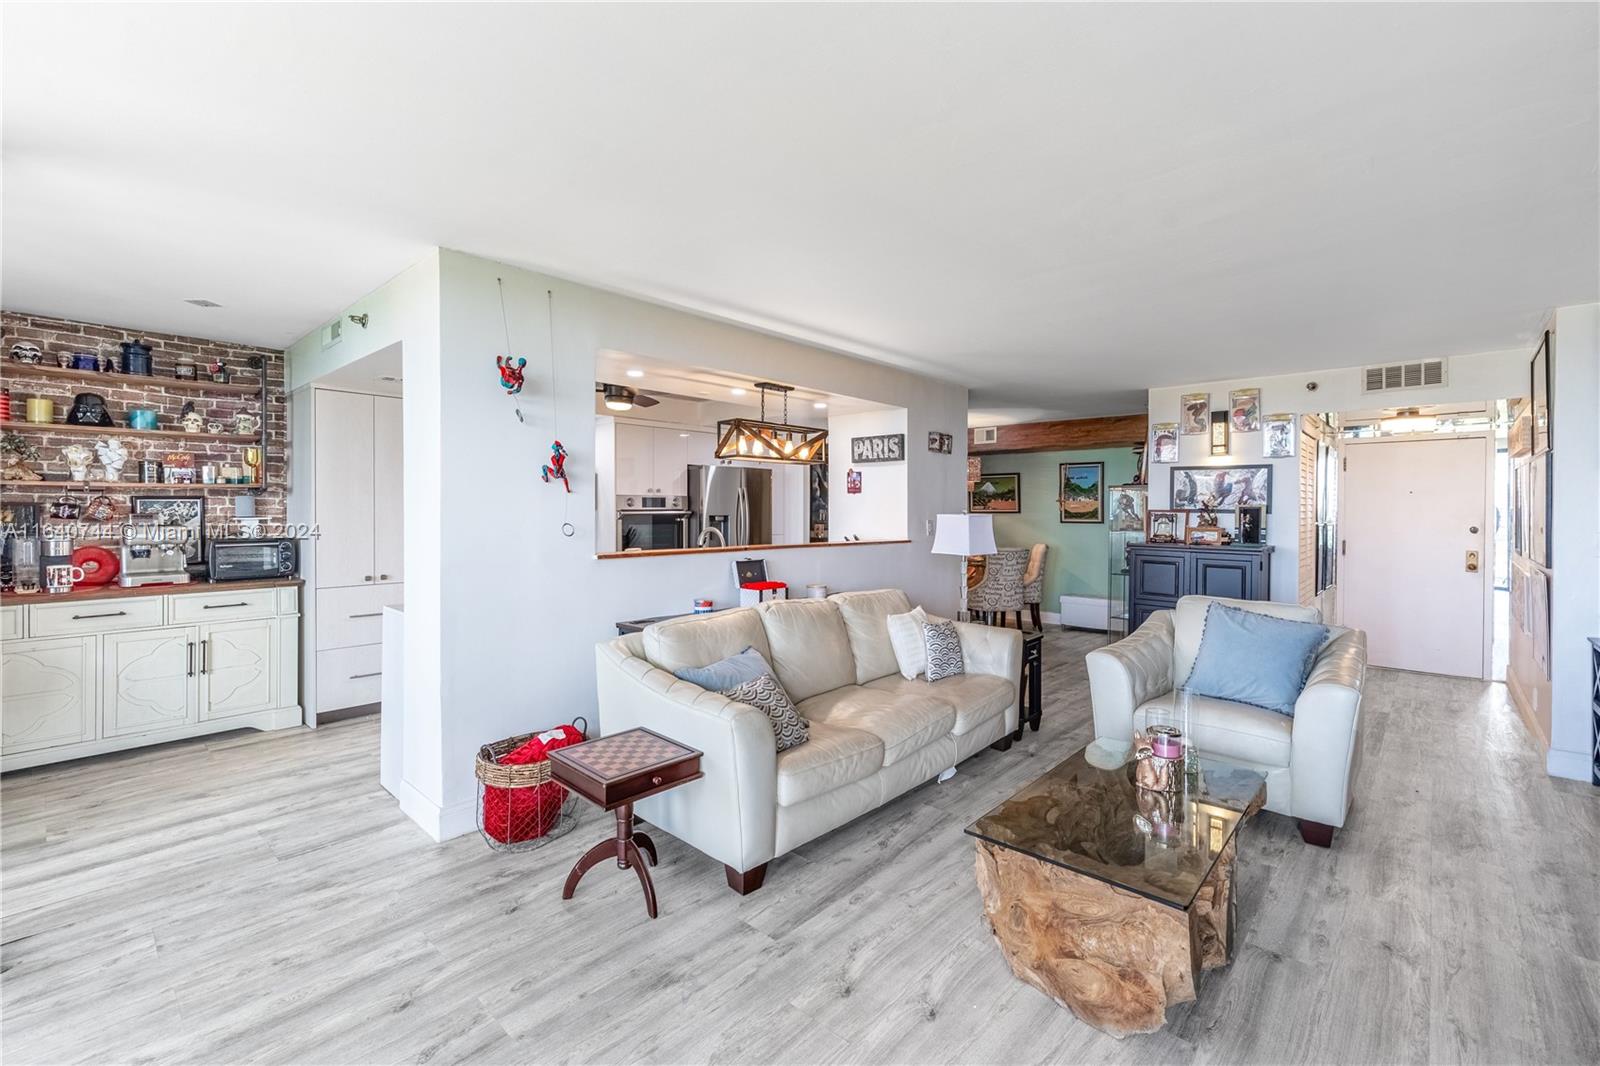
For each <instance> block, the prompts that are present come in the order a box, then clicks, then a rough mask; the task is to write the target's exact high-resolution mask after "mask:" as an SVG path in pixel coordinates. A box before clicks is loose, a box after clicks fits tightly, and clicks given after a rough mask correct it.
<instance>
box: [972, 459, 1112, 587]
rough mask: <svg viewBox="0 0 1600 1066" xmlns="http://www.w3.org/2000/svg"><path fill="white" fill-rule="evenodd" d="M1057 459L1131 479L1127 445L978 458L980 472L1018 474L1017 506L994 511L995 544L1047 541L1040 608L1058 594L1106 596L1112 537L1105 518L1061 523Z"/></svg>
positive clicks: (1023, 544) (1011, 545)
mask: <svg viewBox="0 0 1600 1066" xmlns="http://www.w3.org/2000/svg"><path fill="white" fill-rule="evenodd" d="M1062 463H1104V464H1106V484H1107V485H1123V484H1126V483H1127V482H1129V481H1132V480H1133V477H1134V474H1135V473H1136V472H1137V467H1136V466H1135V465H1134V461H1133V449H1132V448H1091V449H1087V450H1084V451H1071V452H1008V453H1004V454H1000V455H985V456H984V457H983V472H984V473H985V474H1021V475H1022V511H1021V512H1020V513H1018V514H997V515H995V516H994V539H995V543H996V544H998V545H999V546H1000V547H1002V548H1025V547H1028V546H1029V545H1032V544H1048V545H1050V553H1049V554H1048V555H1047V556H1046V557H1045V571H1044V602H1043V603H1042V604H1040V609H1041V610H1045V611H1052V612H1054V611H1058V610H1060V609H1061V597H1062V596H1100V597H1104V596H1106V595H1107V591H1106V590H1107V586H1108V584H1109V578H1108V577H1107V576H1106V570H1107V568H1108V566H1109V564H1110V559H1111V537H1110V534H1109V533H1108V530H1107V526H1106V523H1104V522H1097V523H1095V524H1094V525H1089V524H1081V525H1080V524H1076V523H1072V524H1064V523H1062V521H1061V511H1060V508H1058V507H1057V506H1056V493H1057V489H1058V483H1059V479H1060V474H1059V467H1060V464H1062Z"/></svg>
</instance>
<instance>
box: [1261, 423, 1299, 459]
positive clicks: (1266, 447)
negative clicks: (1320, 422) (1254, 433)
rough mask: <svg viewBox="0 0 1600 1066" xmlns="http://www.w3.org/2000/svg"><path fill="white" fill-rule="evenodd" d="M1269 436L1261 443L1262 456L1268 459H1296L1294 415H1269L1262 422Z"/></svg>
mask: <svg viewBox="0 0 1600 1066" xmlns="http://www.w3.org/2000/svg"><path fill="white" fill-rule="evenodd" d="M1261 425H1262V428H1264V429H1265V430H1266V431H1267V435H1266V437H1265V438H1263V439H1262V441H1261V454H1262V456H1263V457H1265V458H1267V459H1293V458H1294V438H1295V432H1294V415H1268V416H1267V417H1266V418H1264V419H1262V421H1261Z"/></svg>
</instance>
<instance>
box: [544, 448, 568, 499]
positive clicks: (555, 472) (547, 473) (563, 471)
mask: <svg viewBox="0 0 1600 1066" xmlns="http://www.w3.org/2000/svg"><path fill="white" fill-rule="evenodd" d="M551 478H556V479H557V480H559V481H560V482H561V484H563V485H565V486H566V488H567V491H568V492H571V491H572V483H571V482H570V481H568V480H567V449H565V448H563V447H562V446H561V442H560V441H554V442H552V443H551V445H550V462H549V463H547V464H546V465H544V466H541V467H540V468H539V480H541V481H543V482H545V483H546V484H548V483H549V482H550V479H551Z"/></svg>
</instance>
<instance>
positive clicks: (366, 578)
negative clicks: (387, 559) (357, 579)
mask: <svg viewBox="0 0 1600 1066" xmlns="http://www.w3.org/2000/svg"><path fill="white" fill-rule="evenodd" d="M361 580H362V581H371V580H372V575H371V574H365V575H363V576H362V578H361Z"/></svg>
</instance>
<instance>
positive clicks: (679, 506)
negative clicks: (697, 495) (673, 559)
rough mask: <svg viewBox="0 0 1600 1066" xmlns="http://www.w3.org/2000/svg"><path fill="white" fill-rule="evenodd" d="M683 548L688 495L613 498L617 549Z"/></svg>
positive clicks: (687, 530) (687, 529)
mask: <svg viewBox="0 0 1600 1066" xmlns="http://www.w3.org/2000/svg"><path fill="white" fill-rule="evenodd" d="M687 547H689V499H688V497H686V496H618V497H617V550H618V551H624V552H630V551H661V550H663V549H670V548H687Z"/></svg>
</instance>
